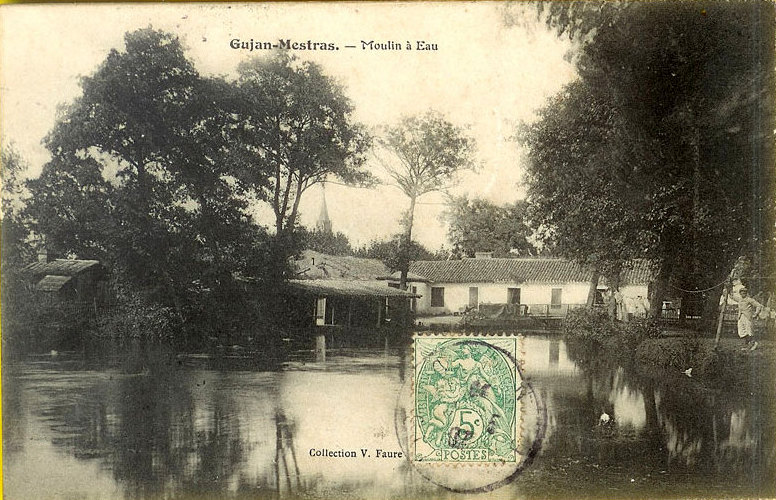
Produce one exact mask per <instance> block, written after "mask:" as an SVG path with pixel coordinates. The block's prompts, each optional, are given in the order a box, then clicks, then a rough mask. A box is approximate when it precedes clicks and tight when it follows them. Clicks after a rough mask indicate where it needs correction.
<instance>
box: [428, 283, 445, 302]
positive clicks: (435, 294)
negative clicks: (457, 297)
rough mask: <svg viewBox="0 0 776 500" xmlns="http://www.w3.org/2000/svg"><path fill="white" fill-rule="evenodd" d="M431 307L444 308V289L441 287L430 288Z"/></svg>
mask: <svg viewBox="0 0 776 500" xmlns="http://www.w3.org/2000/svg"><path fill="white" fill-rule="evenodd" d="M431 307H445V289H444V287H441V286H432V287H431Z"/></svg>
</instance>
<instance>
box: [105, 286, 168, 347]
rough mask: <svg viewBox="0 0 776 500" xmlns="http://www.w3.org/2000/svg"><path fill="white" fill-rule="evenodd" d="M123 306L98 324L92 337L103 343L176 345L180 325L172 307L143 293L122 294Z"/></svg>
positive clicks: (107, 314) (120, 297)
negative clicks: (144, 342)
mask: <svg viewBox="0 0 776 500" xmlns="http://www.w3.org/2000/svg"><path fill="white" fill-rule="evenodd" d="M118 295H119V297H118V298H119V305H117V306H116V307H113V308H110V309H108V310H107V311H105V313H104V314H103V316H102V317H100V318H99V319H98V321H97V327H96V328H95V329H94V331H93V333H92V335H93V336H94V337H95V338H98V339H101V340H111V341H117V342H119V343H122V342H128V341H136V340H142V341H152V342H164V343H169V342H172V341H173V340H174V339H175V337H176V332H178V331H180V328H179V327H180V324H179V323H180V322H179V321H178V319H177V317H176V316H175V314H174V311H173V310H172V308H170V307H164V306H161V305H159V304H155V303H153V302H150V301H148V300H146V299H145V298H144V297H143V296H142V295H141V294H140V293H137V292H132V291H128V290H122V291H121V292H120V293H119V294H118Z"/></svg>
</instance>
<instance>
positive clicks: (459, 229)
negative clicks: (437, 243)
mask: <svg viewBox="0 0 776 500" xmlns="http://www.w3.org/2000/svg"><path fill="white" fill-rule="evenodd" d="M443 218H444V220H445V221H446V222H447V224H448V232H447V235H448V238H449V240H450V242H451V243H452V245H453V252H454V253H456V254H458V255H461V254H463V255H466V256H468V257H474V252H477V251H490V252H493V253H494V255H495V256H496V257H509V256H511V255H513V254H514V253H517V254H518V255H521V256H531V255H536V254H537V253H538V250H537V248H536V247H535V246H534V245H533V244H532V243H531V242H530V241H529V237H530V236H531V229H530V228H529V227H528V225H527V219H526V218H527V214H526V203H525V202H523V201H518V202H515V203H510V204H507V205H501V206H500V205H495V204H493V203H490V202H488V201H486V200H483V199H477V198H475V199H469V198H467V197H466V196H461V197H452V198H450V200H449V202H448V207H447V210H446V211H445V213H444V214H443Z"/></svg>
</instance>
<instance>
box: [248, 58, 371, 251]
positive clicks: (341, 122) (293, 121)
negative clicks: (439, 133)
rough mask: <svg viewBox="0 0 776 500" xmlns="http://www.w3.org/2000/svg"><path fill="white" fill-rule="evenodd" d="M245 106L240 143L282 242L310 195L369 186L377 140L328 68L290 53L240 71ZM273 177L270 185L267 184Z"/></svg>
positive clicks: (257, 61) (250, 63) (253, 62)
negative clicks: (329, 183)
mask: <svg viewBox="0 0 776 500" xmlns="http://www.w3.org/2000/svg"><path fill="white" fill-rule="evenodd" d="M238 72H239V78H238V81H237V83H238V85H239V88H240V90H241V91H242V97H243V99H244V100H245V105H246V109H245V110H244V114H243V115H242V117H241V118H242V124H241V129H240V140H241V141H242V142H244V143H245V144H246V145H247V147H248V149H249V151H250V154H251V160H250V161H251V169H250V172H248V177H247V178H248V179H249V180H250V179H252V177H251V175H253V174H254V173H255V176H256V177H255V181H256V182H255V183H254V184H253V185H252V186H253V187H254V188H255V189H256V192H257V194H258V196H259V197H260V198H261V199H264V200H266V201H267V202H268V203H269V204H270V206H271V207H272V210H273V213H274V215H275V230H276V234H277V235H278V236H282V235H283V234H284V233H285V232H288V231H293V228H294V226H295V224H296V221H297V216H298V213H299V202H300V201H301V198H302V195H303V194H304V192H305V191H307V189H309V188H310V187H311V186H313V185H315V184H319V183H322V182H324V181H325V180H326V179H327V178H329V177H334V178H337V179H339V180H341V181H343V182H345V183H349V184H357V185H367V184H369V183H371V182H372V181H373V179H372V176H371V175H370V174H369V172H368V171H367V170H366V169H364V168H363V167H364V162H365V154H366V151H367V149H368V148H369V146H370V141H371V139H370V137H369V135H368V134H367V133H366V132H365V130H364V127H363V126H362V125H360V124H358V123H356V122H354V121H353V119H352V116H351V115H352V111H353V108H352V105H351V103H350V100H349V99H348V98H347V97H346V95H345V91H344V89H343V88H342V86H341V85H339V84H338V83H337V82H336V81H335V80H334V79H332V78H331V77H329V76H327V75H326V74H324V72H323V70H322V68H321V67H320V66H319V65H317V64H315V63H311V62H301V61H299V60H297V59H296V58H295V57H293V56H290V55H288V54H287V53H285V52H277V53H275V54H273V55H272V56H270V57H267V58H255V59H252V60H250V61H247V62H244V63H242V64H240V66H239V67H238ZM265 177H268V181H269V182H264V179H265Z"/></svg>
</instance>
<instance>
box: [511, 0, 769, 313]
mask: <svg viewBox="0 0 776 500" xmlns="http://www.w3.org/2000/svg"><path fill="white" fill-rule="evenodd" d="M773 11H774V6H773V5H772V4H768V3H759V2H738V3H720V2H703V1H701V2H680V3H670V4H669V3H664V2H656V3H651V2H625V3H616V2H602V3H595V2H568V3H561V2H558V3H553V5H552V6H551V8H550V9H549V11H546V10H545V12H544V14H545V15H546V19H547V21H548V23H549V24H550V25H551V26H553V27H556V28H557V29H558V32H559V33H562V34H569V35H570V36H572V37H577V38H578V39H579V40H580V42H581V52H580V54H579V57H578V58H577V59H576V61H577V68H578V72H579V75H580V78H579V80H578V81H576V82H573V83H572V84H570V85H569V86H567V87H566V88H565V89H564V90H563V91H562V92H561V93H560V94H559V95H557V96H555V97H554V98H553V100H552V102H551V103H550V104H548V106H547V107H546V108H545V110H544V111H543V112H542V114H541V117H540V120H539V121H538V122H536V123H535V124H533V125H531V126H530V127H529V128H528V132H527V133H526V134H525V137H526V138H527V139H526V142H527V144H528V146H529V149H530V158H531V160H530V161H531V166H530V167H529V170H530V172H529V199H530V200H531V202H532V204H533V209H534V221H535V225H537V226H539V227H542V229H543V230H544V231H545V237H547V238H549V239H552V240H553V241H554V242H556V243H557V244H558V247H559V249H560V250H561V251H562V252H563V253H564V254H566V255H569V256H571V257H574V258H577V259H582V260H585V259H591V258H595V259H603V260H604V261H606V262H610V263H615V264H616V263H617V262H621V261H623V260H624V259H627V258H635V257H648V258H651V259H652V260H653V261H655V262H656V264H657V265H658V279H657V282H656V286H655V287H653V290H652V305H653V307H659V304H660V301H661V298H662V294H663V293H664V292H665V289H666V287H667V286H675V287H676V288H682V289H704V288H708V287H711V286H714V285H717V284H718V283H719V282H720V281H722V280H724V278H725V276H727V275H728V273H729V272H730V269H731V267H732V265H733V263H734V261H735V259H736V258H737V256H738V255H740V254H741V253H742V252H747V251H752V252H754V253H755V254H757V255H759V257H757V258H759V259H762V258H763V256H762V254H763V252H765V251H766V248H767V246H768V245H764V242H766V241H769V242H770V241H771V238H772V231H773V204H772V203H770V202H769V201H768V200H769V193H772V192H773V191H772V188H773V172H772V170H773V169H771V168H766V167H765V165H771V164H772V160H773V130H774V126H773V125H774V121H773V104H774V99H773V97H774V92H773V88H774V85H773V83H774V79H773V76H774V75H773V68H774V61H773V53H774V51H773V40H774V37H773V34H774V19H776V18H775V17H774V12H773ZM596 250H597V251H596ZM599 256H600V257H599ZM717 296H718V294H717ZM714 301H715V296H714V295H713V294H709V297H708V304H714ZM654 313H655V311H654V310H653V314H654Z"/></svg>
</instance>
